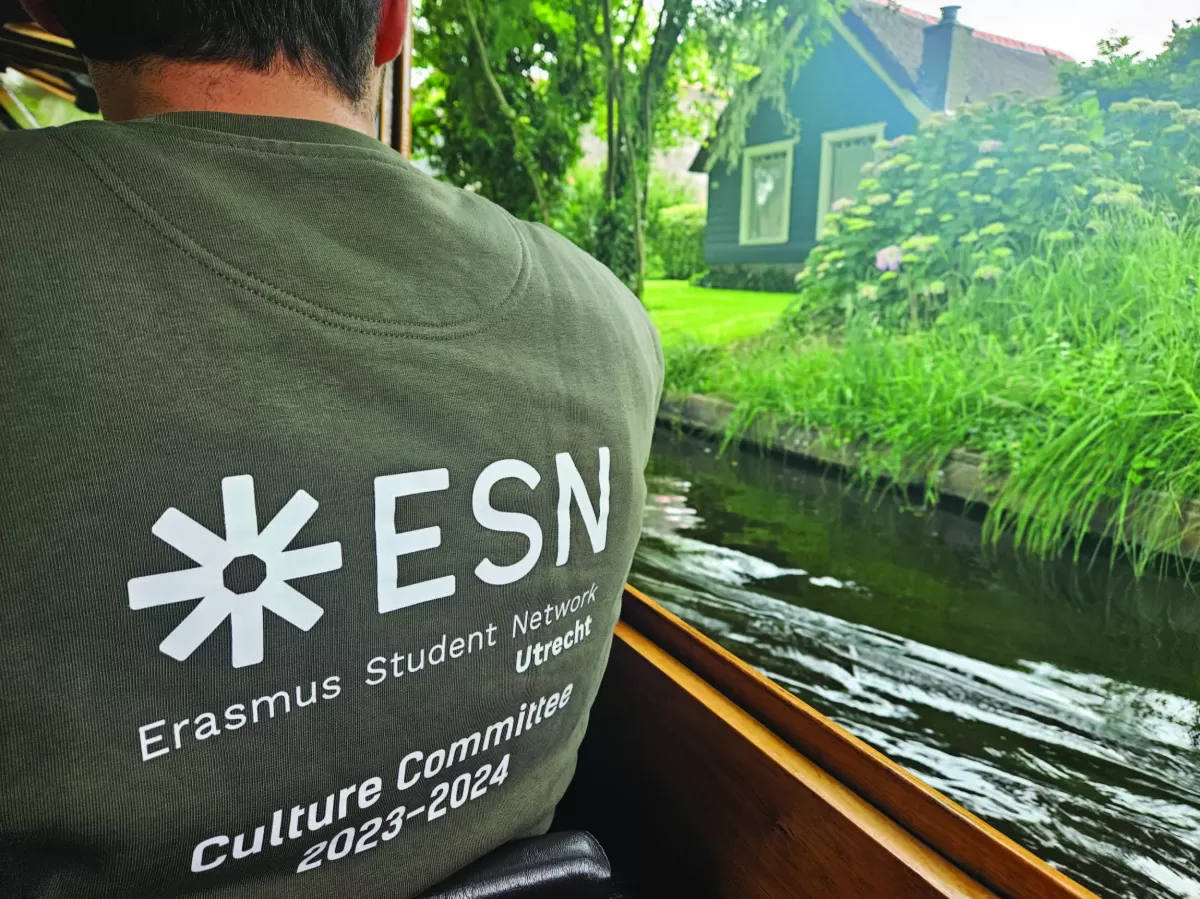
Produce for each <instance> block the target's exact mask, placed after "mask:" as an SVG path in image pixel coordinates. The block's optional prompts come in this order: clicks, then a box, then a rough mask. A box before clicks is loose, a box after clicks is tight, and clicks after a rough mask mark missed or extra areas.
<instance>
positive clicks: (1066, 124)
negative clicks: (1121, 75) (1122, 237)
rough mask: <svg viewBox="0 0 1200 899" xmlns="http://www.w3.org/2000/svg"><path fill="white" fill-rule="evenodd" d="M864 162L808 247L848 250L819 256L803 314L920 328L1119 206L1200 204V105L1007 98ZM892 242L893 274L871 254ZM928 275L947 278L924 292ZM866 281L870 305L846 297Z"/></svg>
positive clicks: (1076, 238) (883, 145)
mask: <svg viewBox="0 0 1200 899" xmlns="http://www.w3.org/2000/svg"><path fill="white" fill-rule="evenodd" d="M1193 123H1195V127H1193ZM1189 129H1191V130H1190V131H1189ZM1193 132H1194V133H1193ZM864 171H866V172H868V173H869V174H868V175H867V177H865V178H864V180H863V181H862V182H861V183H860V185H859V190H858V196H857V198H856V199H855V200H853V201H847V205H849V210H848V212H844V213H842V214H841V215H839V216H830V217H829V219H828V232H827V233H826V234H825V235H823V236H822V243H821V245H820V246H818V248H817V249H816V250H814V251H813V258H814V259H815V260H818V262H819V260H821V259H825V260H828V259H829V258H830V256H829V254H830V253H833V252H837V253H838V254H839V257H838V258H839V259H840V260H841V262H840V263H839V266H838V267H837V268H831V267H828V266H827V267H826V268H825V269H824V270H817V269H816V266H817V264H818V263H811V264H812V266H813V268H814V271H816V274H817V275H818V277H815V278H812V279H809V280H807V281H806V282H805V283H804V285H803V287H802V291H803V293H804V295H805V299H806V302H805V304H803V305H804V309H805V310H806V313H805V314H813V312H814V311H815V310H819V309H824V310H826V311H827V312H828V314H829V316H830V317H831V318H833V319H834V320H835V321H836V320H837V318H838V317H839V316H840V317H841V324H842V325H847V324H849V316H852V315H858V314H869V315H870V316H871V320H872V321H874V322H876V323H877V326H879V327H884V328H895V329H901V330H913V329H920V328H924V327H927V326H929V325H930V324H932V323H933V322H934V321H936V320H937V319H938V318H939V316H940V315H941V314H942V313H943V312H944V311H945V310H946V309H947V308H949V307H950V305H951V304H953V303H956V302H967V301H968V300H969V298H970V296H971V294H972V292H973V291H978V290H983V289H987V290H992V289H997V288H996V287H995V285H998V284H1002V283H1003V282H1004V279H1005V276H1006V275H1007V274H1008V273H1010V272H1012V271H1013V270H1015V269H1016V268H1018V267H1020V266H1022V265H1026V264H1031V263H1037V262H1041V261H1044V260H1045V259H1046V258H1053V255H1054V254H1056V253H1057V254H1061V252H1062V250H1063V248H1064V247H1065V246H1067V245H1077V244H1079V243H1080V242H1081V241H1085V240H1091V239H1094V238H1096V237H1098V236H1102V233H1103V231H1102V229H1105V228H1107V227H1108V226H1109V225H1110V224H1111V222H1110V218H1111V215H1112V214H1118V213H1119V214H1122V215H1136V214H1143V213H1142V212H1141V210H1143V209H1145V208H1148V207H1150V206H1153V205H1156V204H1157V205H1159V206H1164V207H1167V208H1171V207H1173V208H1174V209H1176V210H1178V211H1179V212H1184V211H1186V210H1187V209H1189V208H1195V209H1196V210H1197V211H1198V212H1200V110H1192V109H1186V108H1183V107H1182V106H1181V105H1180V104H1179V103H1174V102H1162V101H1153V100H1150V99H1141V100H1139V99H1136V98H1134V99H1132V100H1130V101H1127V102H1126V103H1124V104H1123V105H1114V106H1113V108H1112V109H1111V110H1109V111H1105V110H1104V109H1103V108H1102V107H1101V105H1100V103H1099V102H1097V100H1096V98H1095V97H1081V98H1077V99H1069V98H1055V99H1039V100H1032V101H1021V100H1019V99H1016V98H1012V97H1009V98H999V99H997V100H996V101H995V102H993V103H992V104H989V105H975V106H973V107H972V108H971V109H970V110H969V111H967V112H965V113H963V114H961V115H959V116H957V117H955V118H954V119H947V118H942V117H935V118H934V120H933V121H932V122H928V123H925V125H924V126H923V127H922V128H921V129H920V131H919V133H918V134H916V135H906V136H905V137H904V138H901V139H896V140H892V141H883V142H880V143H879V144H877V145H876V158H875V161H874V162H873V163H871V164H868V166H866V167H864ZM851 204H852V205H851ZM1098 211H1102V212H1103V214H1102V215H1100V214H1098ZM928 238H933V239H934V241H935V243H929V242H928ZM888 246H897V247H901V248H903V250H904V252H905V256H904V259H903V265H902V267H901V268H900V269H899V270H898V271H893V272H888V273H884V272H883V271H881V270H880V269H879V268H877V267H876V266H874V265H872V262H873V260H874V259H875V257H876V254H877V253H879V252H880V251H881V249H883V248H885V247H888ZM932 282H937V283H940V284H942V285H944V289H943V290H942V291H939V292H937V293H932V294H930V293H928V292H926V290H925V287H926V285H928V284H930V283H932ZM864 285H866V286H871V287H873V288H874V291H873V295H874V296H875V300H874V301H873V302H872V304H871V308H870V309H869V310H866V309H865V307H864V306H863V304H862V303H861V302H859V303H854V302H850V301H849V300H848V298H850V299H853V298H856V297H858V298H861V296H862V295H863V294H862V291H861V288H862V287H863V286H864Z"/></svg>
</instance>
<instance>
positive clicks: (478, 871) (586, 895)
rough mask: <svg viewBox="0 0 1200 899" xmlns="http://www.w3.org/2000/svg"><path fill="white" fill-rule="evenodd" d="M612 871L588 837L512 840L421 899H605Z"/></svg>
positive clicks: (579, 833)
mask: <svg viewBox="0 0 1200 899" xmlns="http://www.w3.org/2000/svg"><path fill="white" fill-rule="evenodd" d="M612 895H613V881H612V867H611V866H610V865H609V862H608V856H607V855H605V854H604V849H603V848H602V847H601V846H600V844H599V843H598V842H597V841H596V838H595V837H593V836H592V835H591V834H590V833H587V832H586V831H583V830H565V831H562V832H560V833H549V834H546V835H545V836H543V837H533V838H532V839H528V840H515V841H513V842H511V843H506V844H505V845H503V846H501V847H500V848H499V849H497V850H495V851H494V852H491V853H489V854H487V855H485V856H484V857H483V858H481V859H479V860H478V861H476V862H474V863H472V864H471V865H468V866H467V867H466V868H464V869H463V870H461V871H459V872H458V873H457V874H455V875H454V876H453V877H451V878H450V879H449V880H445V881H443V882H442V883H440V884H438V885H437V886H436V887H434V888H433V889H432V890H430V891H429V892H427V893H424V894H423V895H422V896H421V899H609V897H610V896H612Z"/></svg>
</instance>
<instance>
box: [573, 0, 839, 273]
mask: <svg viewBox="0 0 1200 899" xmlns="http://www.w3.org/2000/svg"><path fill="white" fill-rule="evenodd" d="M585 2H586V0H585ZM593 2H596V3H598V4H599V7H600V9H599V15H598V19H599V22H598V28H597V30H596V40H597V43H598V45H599V48H600V51H601V57H602V59H603V61H604V71H605V79H604V100H605V126H606V134H607V164H606V178H605V199H606V209H605V214H604V215H603V216H602V220H601V224H600V227H599V228H598V234H597V256H598V257H599V258H600V260H601V261H602V262H604V263H606V264H607V265H608V266H609V268H611V269H612V270H613V272H615V273H616V274H617V276H618V277H620V278H621V279H622V280H623V281H625V282H626V283H627V284H628V285H629V286H630V287H631V288H632V289H633V290H634V292H636V293H637V294H638V295H639V296H640V295H641V291H642V284H643V279H644V277H645V270H646V241H645V221H646V203H647V185H648V180H649V176H650V162H651V160H652V159H653V153H654V150H655V149H656V147H657V146H659V145H660V143H661V142H662V141H664V140H670V139H671V137H672V136H673V135H674V133H675V132H677V131H678V130H679V128H680V126H681V124H682V123H683V122H686V120H687V118H688V116H687V115H686V114H685V115H683V116H680V109H679V103H680V95H681V90H682V88H683V87H684V85H686V84H691V85H696V84H697V83H699V85H700V87H701V88H703V90H704V91H706V92H707V93H708V95H709V96H726V97H731V98H732V99H731V100H730V104H729V107H728V108H727V110H726V114H725V115H724V116H723V119H724V120H725V121H724V123H723V127H722V128H721V129H719V132H718V136H717V138H716V140H715V144H714V147H713V150H714V152H713V154H712V157H711V162H712V163H715V162H717V161H719V160H721V159H729V158H734V157H735V156H736V155H738V151H739V150H740V145H741V141H742V140H743V139H744V133H745V125H746V124H747V123H748V122H749V119H750V117H752V116H753V114H754V112H755V110H756V109H757V107H758V105H759V104H760V103H761V102H762V101H763V100H764V99H768V98H769V99H773V100H774V101H775V102H776V103H777V104H778V105H779V107H780V109H781V110H786V88H787V86H788V84H789V83H790V80H791V79H792V78H794V76H795V74H796V72H797V71H798V69H799V66H800V65H801V64H802V63H803V61H804V60H805V59H807V57H808V55H809V53H810V52H811V48H812V45H813V42H814V40H816V39H818V38H820V37H821V36H822V35H823V34H824V33H826V23H827V21H828V16H829V15H830V14H831V13H832V4H831V3H830V2H829V0H660V4H659V5H655V6H648V5H647V3H646V0H593ZM647 18H649V21H647ZM711 111H712V107H711V106H709V107H707V108H705V107H704V106H703V105H702V104H701V105H699V106H698V107H697V108H696V109H694V110H693V112H694V113H695V115H698V116H700V117H704V116H705V115H706V114H708V115H710V116H711ZM709 124H710V125H711V118H710V120H709Z"/></svg>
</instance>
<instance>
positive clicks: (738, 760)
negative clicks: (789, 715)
mask: <svg viewBox="0 0 1200 899" xmlns="http://www.w3.org/2000/svg"><path fill="white" fill-rule="evenodd" d="M613 654H614V655H613V659H612V660H611V662H610V666H609V672H610V674H611V675H612V677H613V682H610V684H609V686H610V688H611V687H619V689H615V690H610V693H609V694H608V695H607V696H604V697H602V700H601V702H602V703H608V704H610V705H609V707H606V706H605V705H601V709H600V714H601V715H602V716H605V717H608V716H612V715H613V713H614V712H615V713H616V714H617V715H625V716H627V718H626V720H627V728H628V730H627V737H626V739H625V741H624V742H623V743H622V742H618V741H619V738H617V737H615V736H614V735H612V731H613V730H616V727H614V726H612V725H609V726H607V727H606V726H604V725H601V727H600V728H599V729H600V730H602V731H604V732H605V735H604V737H603V743H604V744H605V748H606V752H607V753H608V757H609V758H613V757H615V758H617V759H620V760H621V761H622V762H623V763H624V764H625V765H626V769H625V770H626V774H627V776H628V778H629V779H627V780H624V781H623V784H622V785H623V786H628V785H629V782H630V780H632V781H634V782H635V783H637V784H639V786H640V787H641V788H642V789H639V790H638V791H637V802H638V803H641V804H642V805H643V806H644V807H642V808H640V809H639V815H640V816H642V817H643V818H644V819H649V820H642V821H639V823H638V824H637V825H634V826H637V827H640V828H647V829H648V830H649V831H650V832H651V833H654V834H655V847H656V848H655V851H654V852H653V853H652V854H651V856H650V859H651V862H652V863H655V864H658V865H660V866H663V865H666V866H668V867H669V866H672V865H674V866H675V867H676V870H677V871H678V870H679V866H681V865H688V864H693V865H694V864H698V863H701V862H700V856H703V857H705V859H706V860H705V861H704V862H703V863H702V864H704V865H705V867H706V868H707V871H706V873H705V875H704V877H703V878H702V879H701V880H702V884H700V885H696V884H694V883H693V884H688V886H689V889H688V895H689V896H692V895H694V894H695V893H694V891H695V890H697V889H699V890H702V891H704V892H705V894H706V895H712V896H719V897H722V899H724V897H728V899H751V897H755V899H800V897H806V899H834V897H836V899H850V897H862V899H867V897H884V896H886V897H888V899H915V897H947V899H949V897H954V899H996V897H995V894H994V893H992V892H991V891H990V890H988V889H987V888H985V887H984V886H982V885H981V884H979V883H978V882H977V881H975V880H974V879H973V878H972V877H971V876H970V875H968V874H966V873H964V872H963V871H962V870H960V869H959V868H958V867H956V866H955V865H953V864H951V863H950V862H948V861H947V860H946V859H944V858H942V857H941V856H940V855H939V854H938V853H937V852H935V851H933V850H932V849H930V848H929V847H928V846H926V845H925V844H924V843H922V842H921V841H920V840H918V839H917V838H916V837H914V836H913V835H912V834H911V833H909V832H908V831H907V830H905V829H904V828H903V827H901V826H900V825H898V824H897V823H896V822H895V821H893V820H892V819H891V818H889V817H888V816H887V815H884V814H883V813H882V812H880V811H879V810H878V809H877V808H875V807H874V806H873V805H871V804H870V803H868V802H867V801H865V800H864V799H862V798H861V797H860V796H858V795H857V794H855V793H854V792H853V791H852V790H850V789H849V788H847V787H846V786H845V785H844V784H842V783H840V782H839V781H838V780H836V779H835V778H834V777H832V776H830V775H829V774H828V773H826V772H825V771H823V770H822V769H821V768H819V767H818V766H817V765H814V764H813V763H812V762H811V761H810V760H809V759H807V758H805V757H804V755H802V754H801V753H799V752H797V751H796V750H795V749H794V748H793V747H792V746H790V745H789V744H788V743H787V742H786V741H785V740H784V739H782V738H781V737H780V736H779V735H778V734H776V733H774V732H773V731H772V730H770V729H769V728H767V727H766V726H764V724H763V723H762V722H760V721H758V720H756V719H755V718H754V717H753V716H752V715H751V714H750V713H748V712H747V711H746V710H745V709H742V708H740V707H739V706H738V705H736V704H735V703H733V702H732V701H730V699H729V698H728V697H726V696H725V695H724V694H723V693H721V692H720V691H718V690H717V689H715V688H714V687H713V686H712V685H711V684H709V683H708V682H707V681H705V680H704V679H703V678H701V677H699V676H697V674H696V673H695V672H694V671H692V670H691V669H689V668H688V667H687V666H685V665H683V664H682V663H681V662H680V661H679V660H678V659H676V658H675V657H673V656H672V655H671V654H670V653H668V652H666V651H665V650H664V649H663V648H662V647H660V646H657V645H656V644H655V643H654V642H652V641H651V640H649V639H647V638H646V637H645V636H643V635H642V634H640V633H638V632H637V631H636V630H634V629H633V628H632V627H630V626H629V625H628V624H626V623H624V622H622V623H619V624H618V625H617V630H616V643H615V644H614V648H613ZM612 705H615V709H614V708H613V707H611V706H612ZM643 742H644V744H645V745H643ZM631 768H633V769H636V773H634V774H632V775H630V769H631ZM652 790H657V791H660V792H661V793H663V794H665V796H666V798H665V799H664V798H663V797H662V796H659V797H655V796H654V794H653V793H651V792H650V791H652ZM655 798H658V799H659V801H657V802H656V801H655ZM668 805H669V806H672V810H671V811H670V812H665V813H664V811H663V809H664V807H665V806H668ZM660 814H663V815H664V817H666V818H667V819H668V820H669V818H670V817H671V816H677V815H680V814H682V815H683V816H685V817H690V818H693V819H697V820H700V821H702V822H704V823H703V826H702V827H700V828H698V832H693V833H690V834H686V833H685V834H679V833H672V834H671V835H670V836H668V835H667V834H665V833H662V828H658V829H657V833H656V828H655V826H654V824H653V823H650V822H652V821H653V820H654V819H655V818H656V817H657V816H658V815H660ZM684 882H686V881H684Z"/></svg>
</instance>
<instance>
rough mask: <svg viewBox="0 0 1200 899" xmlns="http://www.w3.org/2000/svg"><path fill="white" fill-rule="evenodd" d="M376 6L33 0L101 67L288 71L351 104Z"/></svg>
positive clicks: (366, 79) (363, 0) (359, 89)
mask: <svg viewBox="0 0 1200 899" xmlns="http://www.w3.org/2000/svg"><path fill="white" fill-rule="evenodd" d="M380 3H381V0H32V2H27V5H28V6H30V7H40V8H41V9H43V10H44V11H47V12H49V13H51V14H52V15H53V16H54V17H55V18H56V19H57V20H58V23H59V24H60V25H61V26H62V29H63V31H64V32H65V33H66V34H67V36H68V37H70V38H71V39H72V40H73V41H74V42H75V45H76V46H77V47H78V48H79V50H80V52H81V53H83V55H84V56H85V57H87V58H88V59H89V60H92V61H95V62H102V63H130V64H137V63H139V62H141V61H143V60H146V59H154V58H159V59H171V60H191V61H204V62H231V63H238V64H242V65H245V66H248V67H250V68H252V69H255V70H257V71H267V70H269V69H271V68H272V66H275V65H278V64H279V63H281V62H282V63H290V64H291V65H295V66H299V67H300V68H303V69H305V70H308V71H310V72H312V73H313V74H316V75H319V76H321V77H323V78H325V79H326V80H328V81H329V82H330V83H331V84H332V85H333V86H334V87H335V88H336V90H337V91H338V92H339V93H340V94H342V95H344V96H345V97H346V98H347V99H349V100H351V101H352V102H356V103H357V102H359V101H360V100H362V99H363V98H364V96H365V94H366V92H367V90H368V85H369V83H370V72H371V66H372V61H373V58H374V50H375V46H374V39H375V32H376V29H377V28H378V26H379V17H380Z"/></svg>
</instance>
